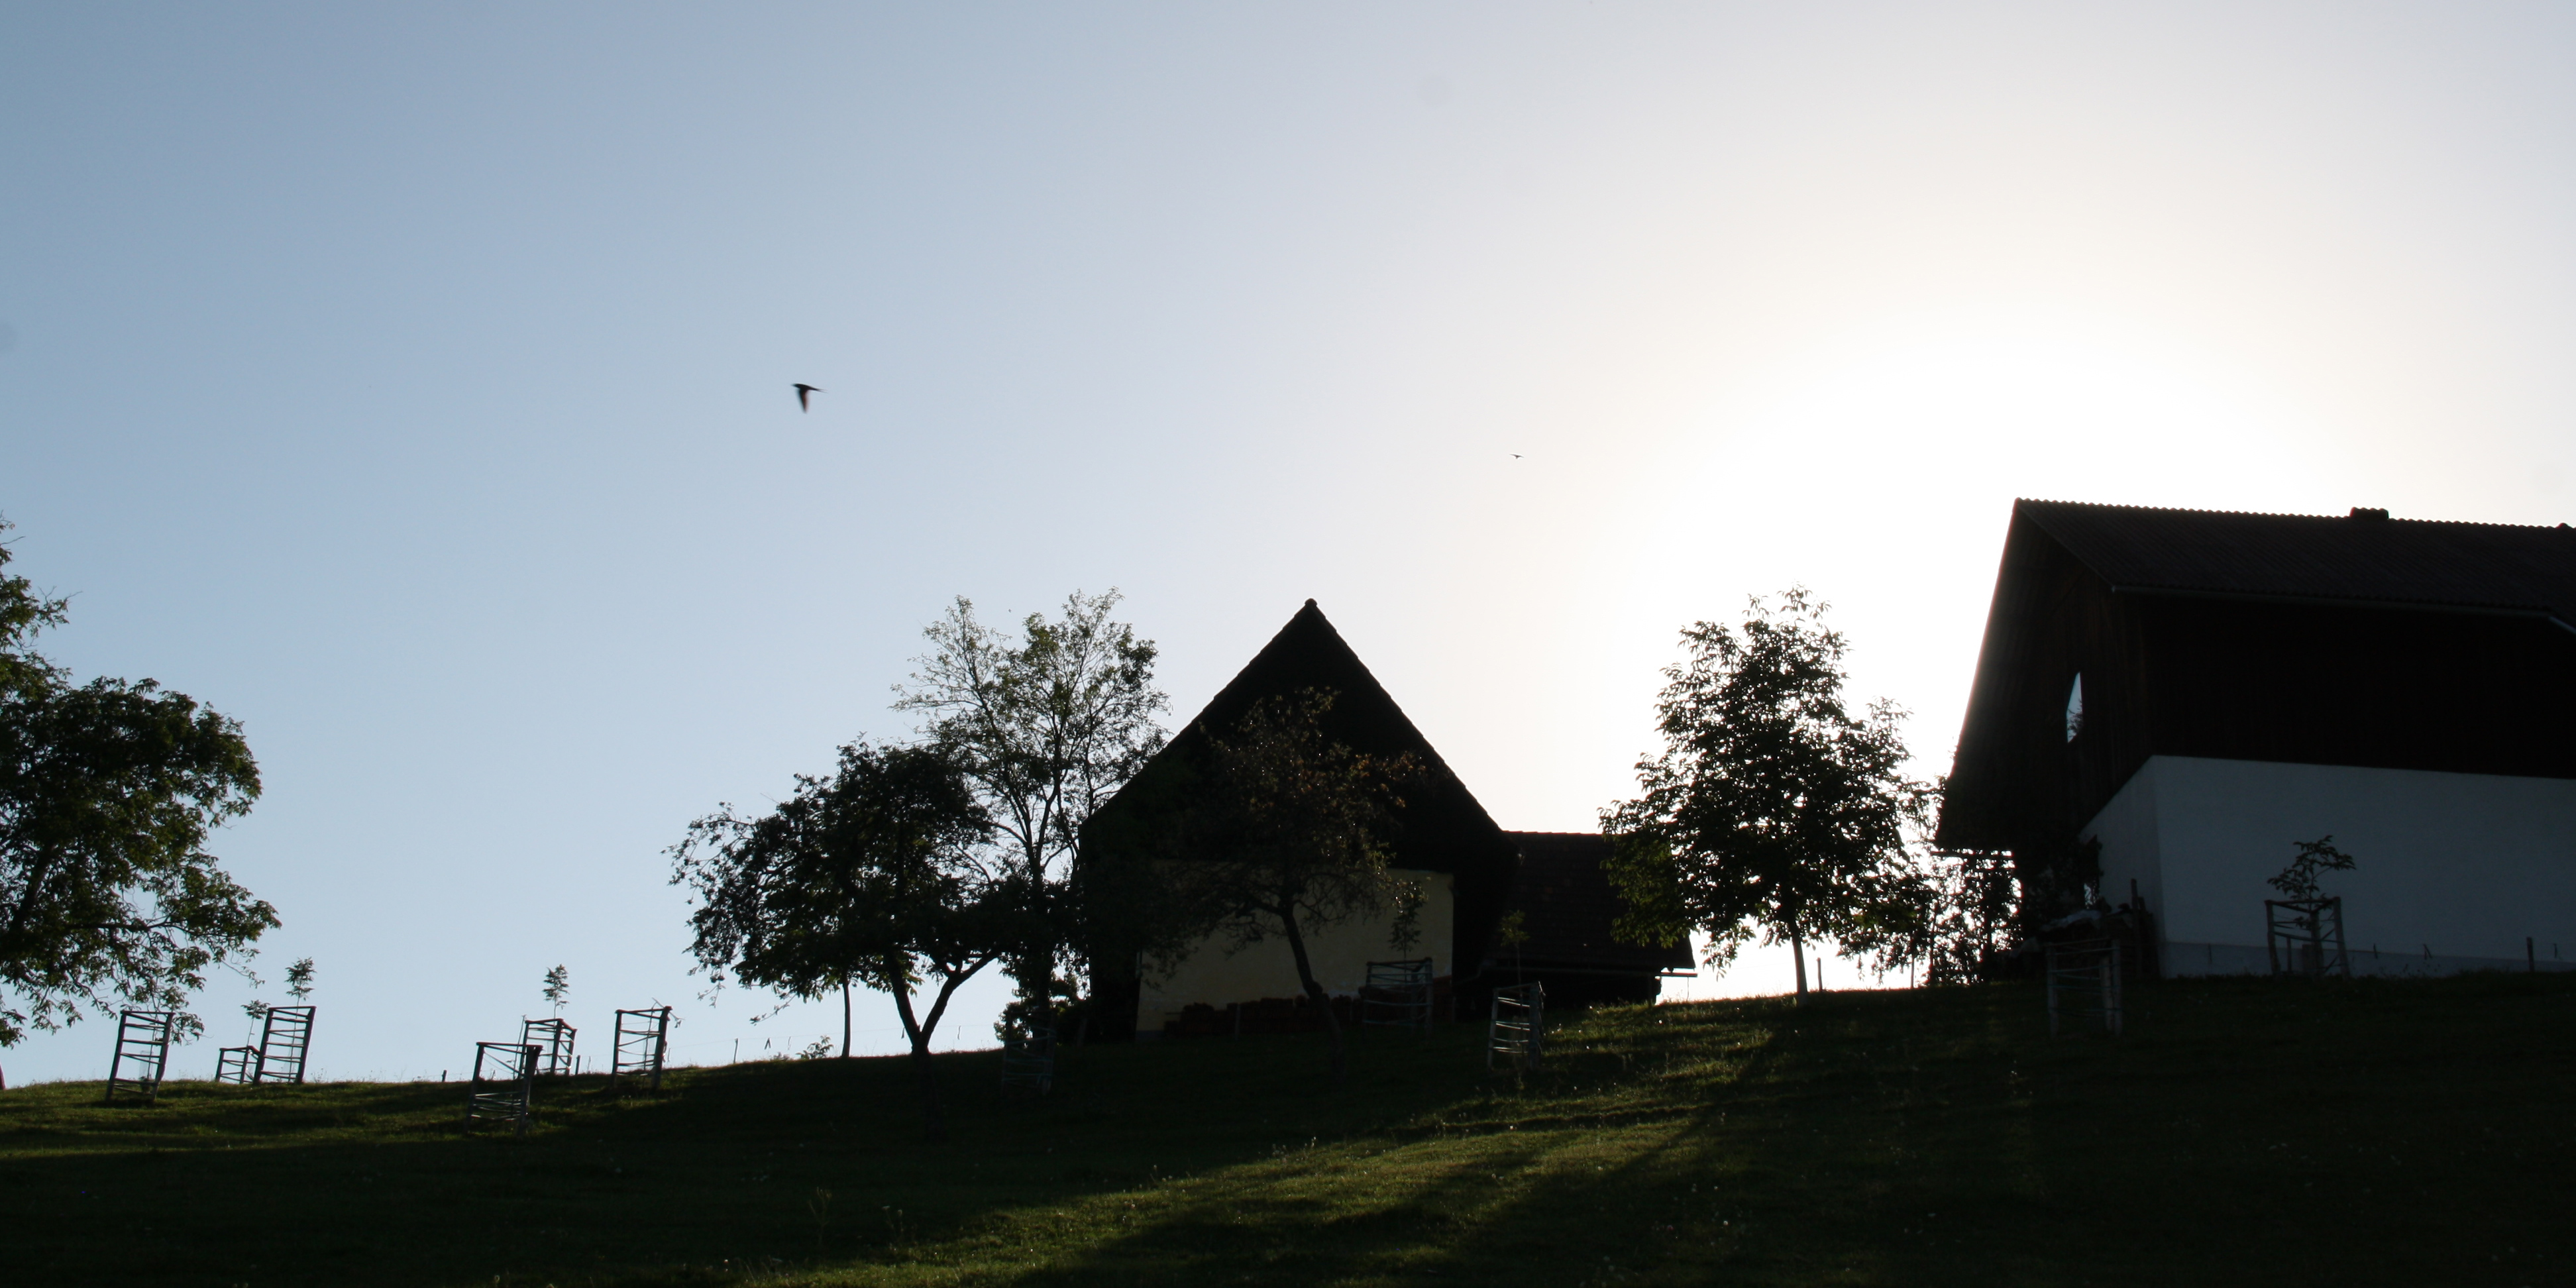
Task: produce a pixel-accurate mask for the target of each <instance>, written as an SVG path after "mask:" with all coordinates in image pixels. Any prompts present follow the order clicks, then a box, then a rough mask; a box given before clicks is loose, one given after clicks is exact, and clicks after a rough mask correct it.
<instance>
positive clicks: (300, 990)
mask: <svg viewBox="0 0 2576 1288" xmlns="http://www.w3.org/2000/svg"><path fill="white" fill-rule="evenodd" d="M286 995H287V996H289V997H292V998H294V999H295V1000H296V1001H297V1002H299V1003H302V1002H309V1001H312V1000H313V959H312V958H310V957H299V958H297V959H295V963H294V964H293V965H291V966H288V967H287V968H286Z"/></svg>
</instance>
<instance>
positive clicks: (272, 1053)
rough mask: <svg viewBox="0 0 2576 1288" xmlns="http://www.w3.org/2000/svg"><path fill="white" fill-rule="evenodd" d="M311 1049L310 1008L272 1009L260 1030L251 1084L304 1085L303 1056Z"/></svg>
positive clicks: (276, 1007) (311, 1021)
mask: <svg viewBox="0 0 2576 1288" xmlns="http://www.w3.org/2000/svg"><path fill="white" fill-rule="evenodd" d="M312 1046H313V1008H312V1007H309V1006H272V1007H270V1008H268V1024H267V1025H266V1027H264V1028H262V1029H261V1030H260V1034H259V1059H258V1060H256V1061H254V1062H253V1063H252V1065H251V1071H250V1080H251V1081H253V1082H292V1083H295V1084H296V1085H298V1086H301V1085H303V1082H304V1053H305V1052H306V1051H308V1050H311V1049H312Z"/></svg>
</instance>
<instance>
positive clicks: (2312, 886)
mask: <svg viewBox="0 0 2576 1288" xmlns="http://www.w3.org/2000/svg"><path fill="white" fill-rule="evenodd" d="M2294 844H2296V845H2297V846H2298V847H2299V857H2297V858H2295V859H2292V860H2290V866H2288V867H2286V868H2283V869H2281V874H2280V875H2279V876H2276V877H2268V878H2265V882H2266V884H2268V885H2270V886H2271V887H2272V888H2273V889H2275V890H2278V891H2280V892H2281V894H2282V896H2283V897H2284V898H2289V899H2321V898H2323V897H2325V896H2324V893H2323V892H2322V891H2320V890H2319V889H2317V874H2318V873H2320V872H2350V871H2352V866H2353V861H2352V856H2351V855H2349V854H2346V853H2344V852H2343V851H2341V850H2338V849H2336V848H2335V847H2334V836H2333V834H2331V833H2329V834H2327V835H2325V836H2320V837H2318V838H2317V839H2315V840H2313V841H2298V842H2294Z"/></svg>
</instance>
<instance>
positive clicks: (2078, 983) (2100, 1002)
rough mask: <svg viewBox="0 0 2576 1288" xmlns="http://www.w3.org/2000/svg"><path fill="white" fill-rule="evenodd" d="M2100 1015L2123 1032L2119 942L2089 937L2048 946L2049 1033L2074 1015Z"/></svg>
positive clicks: (2107, 1027)
mask: <svg viewBox="0 0 2576 1288" xmlns="http://www.w3.org/2000/svg"><path fill="white" fill-rule="evenodd" d="M2096 1016H2098V1017H2100V1018H2101V1021H2102V1027H2103V1028H2104V1029H2105V1030H2107V1031H2108V1032H2109V1033H2110V1034H2111V1036H2113V1037H2118V1036H2120V1019H2121V1016H2120V945H2119V944H2118V942H2117V941H2114V940H2109V939H2086V940H2081V941H2078V942H2075V943H2070V944H2050V945H2049V946H2048V1036H2050V1037H2056V1036H2057V1035H2058V1031H2059V1028H2060V1026H2061V1025H2062V1024H2064V1023H2065V1022H2066V1021H2068V1020H2071V1019H2086V1018H2091V1017H2096Z"/></svg>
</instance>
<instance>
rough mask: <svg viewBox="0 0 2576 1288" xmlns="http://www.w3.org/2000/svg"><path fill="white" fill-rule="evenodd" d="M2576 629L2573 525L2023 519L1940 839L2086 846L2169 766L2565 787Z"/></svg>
mask: <svg viewBox="0 0 2576 1288" xmlns="http://www.w3.org/2000/svg"><path fill="white" fill-rule="evenodd" d="M2388 610H2397V611H2398V612H2399V613H2400V614H2401V615H2402V616H2403V617H2404V618H2406V619H2408V620H2409V621H2411V622H2412V623H2414V624H2413V625H2411V626H2406V627H2403V628H2399V627H2396V626H2382V627H2378V628H2374V629H2369V630H2360V631H2356V630H2355V629H2354V627H2353V624H2352V622H2351V620H2349V619H2347V618H2342V617H2339V616H2337V615H2339V614H2346V613H2350V612H2374V613H2376V612H2385V611H2388ZM2153 623H2161V625H2152V624H2153ZM2571 632H2576V530H2571V529H2569V528H2566V527H2548V528H2544V527H2525V526H2517V525H2512V524H2499V523H2449V522H2435V521H2427V520H2414V519H2391V518H2388V517H2387V516H2386V514H2385V512H2383V511H2376V510H2356V511H2354V512H2353V513H2352V514H2350V515H2346V516H2325V515H2291V514H2240V513H2228V512H2216V511H2205V510H2170V509H2154V508H2149V507H2145V506H2124V505H2091V504H2082V503H2077V502H2067V501H2037V500H2021V501H2016V502H2014V504H2013V511H2012V523H2011V526H2010V528H2009V529H2008V531H2007V532H2006V533H2005V537H2004V547H2003V554H2002V559H2001V561H2000V565H1999V567H1998V570H1997V572H1996V577H1995V588H1994V597H1993V600H1992V602H1991V605H1990V607H1989V609H1988V611H1987V616H1986V628H1985V639H1984V641H1983V643H1982V644H1981V646H1980V648H1979V651H1978V657H1977V671H1976V678H1975V680H1974V682H1973V684H1972V686H1971V688H1970V691H1969V696H1968V710H1967V712H1966V718H1965V720H1964V721H1963V722H1962V725H1961V728H1960V732H1959V742H1958V749H1957V753H1956V757H1955V759H1954V760H1953V762H1952V767H1951V773H1950V779H1949V791H1948V793H1947V796H1946V798H1945V801H1944V804H1943V808H1942V812H1941V823H1940V828H1939V833H1938V836H1937V838H1936V839H1937V841H1938V843H1939V844H1942V845H1944V846H1952V847H1960V848H1976V849H2015V850H2018V849H2019V848H2021V847H2022V846H2024V845H2037V844H2056V843H2058V842H2056V841H2051V840H2050V839H2049V838H2052V837H2056V838H2063V843H2065V844H2070V845H2071V844H2072V837H2073V834H2074V831H2075V830H2076V828H2077V827H2078V826H2079V825H2080V824H2081V823H2082V822H2083V821H2084V820H2085V819H2086V818H2089V817H2090V816H2091V813H2092V811H2093V810H2095V809H2097V808H2098V807H2099V806H2100V805H2101V803H2102V802H2103V801H2105V800H2107V799H2108V798H2109V795H2110V794H2111V793H2113V792H2116V791H2117V790H2118V788H2119V786H2120V785H2121V783H2122V782H2124V781H2125V780H2126V778H2127V776H2128V775H2129V774H2130V773H2131V772H2132V771H2133V770H2134V769H2135V768H2136V766H2137V765H2138V764H2141V763H2143V762H2144V760H2145V759H2146V758H2147V757H2149V756H2152V755H2158V754H2173V755H2193V756H2214V757H2220V758H2232V759H2247V760H2290V761H2301V762H2312V763H2327V764H2355V765H2378V766H2383V767H2393V768H2429V769H2447V770H2456V771H2460V772H2480V773H2519V774H2545V775H2558V774H2561V773H2564V772H2565V771H2566V770H2567V769H2568V768H2569V766H2568V765H2566V764H2565V763H2563V762H2565V761H2566V760H2567V757H2566V756H2565V755H2564V754H2563V753H2560V752H2558V751H2555V750H2552V749H2553V748H2556V747H2559V746H2562V745H2563V739H2559V738H2557V737H2556V735H2555V734H2554V733H2549V734H2545V735H2544V734H2543V733H2542V732H2541V731H2540V728H2539V727H2540V726H2541V725H2543V724H2546V723H2547V722H2546V721H2544V720H2542V719H2541V717H2540V715H2539V713H2540V712H2541V711H2542V710H2543V709H2544V708H2546V709H2547V710H2550V711H2555V710H2556V709H2557V708H2556V707H2555V706H2552V705H2550V704H2551V703H2554V702H2556V701H2558V698H2559V696H2561V695H2560V690H2562V689H2566V688H2567V687H2568V686H2567V685H2565V684H2563V683H2561V682H2560V681H2558V680H2557V679H2556V676H2557V675H2558V674H2559V673H2560V667H2561V661H2562V655H2563V653H2564V652H2565V651H2566V649H2567V648H2569V647H2576V638H2571ZM2151 641H2153V642H2152V643H2151ZM2552 641H2556V643H2552ZM2437 655H2438V657H2439V658H2440V659H2441V661H2440V662H2439V663H2437V664H2433V665H2429V666H2428V665H2424V664H2423V663H2424V660H2425V659H2429V658H2434V657H2436V656H2437ZM2405 659H2413V661H2412V663H2409V662H2407V661H2406V660H2405ZM2088 668H2090V669H2091V670H2092V672H2093V673H2092V674H2090V675H2084V678H2083V680H2082V690H2081V697H2080V701H2081V708H2080V712H2081V720H2082V725H2081V727H2082V728H2084V729H2086V730H2091V731H2095V733H2094V735H2093V736H2090V737H2087V738H2085V739H2084V740H2083V741H2082V742H2080V743H2079V742H2077V741H2076V740H2075V735H2074V734H2073V733H2072V732H2069V731H2068V721H2069V720H2071V719H2075V718H2076V712H2077V702H2078V700H2079V699H2078V694H2077V692H2076V691H2075V690H2074V689H2073V688H2072V685H2071V683H2070V681H2072V680H2074V678H2075V677H2076V676H2078V675H2082V674H2083V673H2084V672H2085V671H2086V670H2087V669H2088ZM2396 675H2404V676H2406V677H2407V679H2406V682H2405V683H2404V684H2395V683H2392V682H2391V681H2390V679H2389V677H2391V676H2396ZM2482 684H2483V685H2486V686H2488V687H2487V688H2480V687H2479V686H2480V685H2482ZM2497 686H2501V687H2502V689H2503V690H2505V691H2510V692H2515V693H2517V694H2518V697H2516V698H2513V699H2511V700H2501V701H2500V700H2498V697H2497V694H2495V693H2492V692H2489V691H2488V690H2489V689H2492V688H2495V687H2497ZM2543 690H2546V692H2545V693H2544V692H2543ZM2363 693H2367V694H2369V695H2370V701H2369V702H2368V703H2366V704H2357V703H2356V702H2355V701H2353V698H2354V695H2356V694H2363ZM2566 696H2571V697H2576V694H2569V695H2566ZM2543 698H2547V701H2546V702H2544V701H2542V699H2543Z"/></svg>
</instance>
